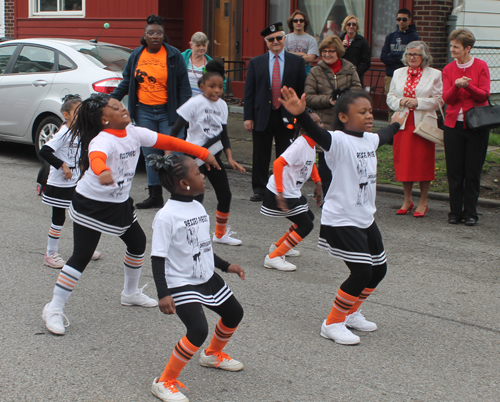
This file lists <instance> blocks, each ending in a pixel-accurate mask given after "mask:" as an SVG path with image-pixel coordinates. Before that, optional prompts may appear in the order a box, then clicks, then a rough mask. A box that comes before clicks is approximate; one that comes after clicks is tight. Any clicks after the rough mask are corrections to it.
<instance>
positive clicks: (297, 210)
mask: <svg viewBox="0 0 500 402" xmlns="http://www.w3.org/2000/svg"><path fill="white" fill-rule="evenodd" d="M285 199H286V203H287V205H288V211H282V210H281V209H279V208H278V205H277V204H276V195H275V194H274V193H273V192H272V191H271V190H269V189H268V188H266V192H265V194H264V201H263V202H262V207H261V208H260V213H261V214H262V215H266V216H270V217H273V218H281V217H285V218H286V217H287V216H295V215H299V214H302V213H304V212H307V211H309V205H308V203H307V199H306V197H304V196H301V197H300V198H285Z"/></svg>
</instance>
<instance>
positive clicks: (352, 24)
mask: <svg viewBox="0 0 500 402" xmlns="http://www.w3.org/2000/svg"><path fill="white" fill-rule="evenodd" d="M345 25H346V27H355V26H357V25H358V24H356V23H355V22H348V23H347V24H345Z"/></svg>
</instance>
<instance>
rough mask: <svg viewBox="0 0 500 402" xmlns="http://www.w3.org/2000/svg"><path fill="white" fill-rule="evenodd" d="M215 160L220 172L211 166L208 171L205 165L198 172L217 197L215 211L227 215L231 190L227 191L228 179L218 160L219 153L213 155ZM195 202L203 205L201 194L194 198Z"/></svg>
mask: <svg viewBox="0 0 500 402" xmlns="http://www.w3.org/2000/svg"><path fill="white" fill-rule="evenodd" d="M215 159H216V160H217V163H218V164H219V166H220V170H219V169H216V168H214V167H213V166H212V167H211V168H210V170H208V169H207V167H206V165H201V166H200V172H201V173H203V174H204V175H205V176H206V177H207V179H208V181H209V182H210V184H212V187H213V188H214V191H215V196H216V197H217V211H219V212H223V213H228V212H229V207H230V206H231V197H232V195H231V190H230V189H229V179H228V178H227V172H226V169H225V168H224V165H223V164H222V161H221V159H220V153H218V154H217V155H215ZM194 199H195V200H196V201H199V202H201V203H203V193H202V194H200V195H197V196H196V197H194Z"/></svg>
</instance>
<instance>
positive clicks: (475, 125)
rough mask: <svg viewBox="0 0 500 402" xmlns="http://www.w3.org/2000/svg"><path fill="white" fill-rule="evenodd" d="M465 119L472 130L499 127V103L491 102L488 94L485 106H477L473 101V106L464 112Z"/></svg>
mask: <svg viewBox="0 0 500 402" xmlns="http://www.w3.org/2000/svg"><path fill="white" fill-rule="evenodd" d="M465 121H466V123H467V126H468V127H470V128H472V129H473V130H476V129H479V128H481V129H485V130H489V129H491V128H496V127H500V105H495V104H493V103H491V101H490V97H489V96H488V104H487V105H485V106H479V107H478V106H477V102H476V101H474V107H473V108H472V109H469V110H467V112H465Z"/></svg>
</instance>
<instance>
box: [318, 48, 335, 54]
mask: <svg viewBox="0 0 500 402" xmlns="http://www.w3.org/2000/svg"><path fill="white" fill-rule="evenodd" d="M335 53H337V51H336V50H333V49H323V50H322V51H321V54H330V55H333V54H335Z"/></svg>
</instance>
